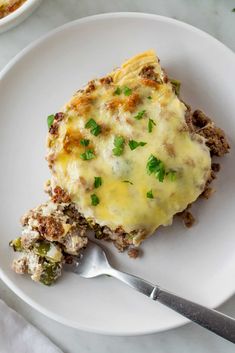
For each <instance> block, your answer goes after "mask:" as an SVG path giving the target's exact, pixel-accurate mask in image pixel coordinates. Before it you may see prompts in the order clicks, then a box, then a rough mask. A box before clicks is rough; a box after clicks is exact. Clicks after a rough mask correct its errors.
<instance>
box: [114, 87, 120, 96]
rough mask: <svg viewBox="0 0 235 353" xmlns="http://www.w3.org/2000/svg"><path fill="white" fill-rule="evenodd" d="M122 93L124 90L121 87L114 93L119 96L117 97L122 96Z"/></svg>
mask: <svg viewBox="0 0 235 353" xmlns="http://www.w3.org/2000/svg"><path fill="white" fill-rule="evenodd" d="M121 93H122V90H121V88H120V87H117V88H116V89H115V91H114V94H115V95H117V96H120V94H121Z"/></svg>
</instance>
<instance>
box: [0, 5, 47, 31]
mask: <svg viewBox="0 0 235 353" xmlns="http://www.w3.org/2000/svg"><path fill="white" fill-rule="evenodd" d="M41 1H42V0H27V1H26V2H25V3H24V4H23V5H21V6H20V7H19V8H18V9H17V10H15V11H13V12H12V13H11V14H10V15H8V16H6V17H3V18H1V19H0V33H2V32H5V31H7V30H8V29H10V28H12V27H15V26H17V25H18V24H19V23H20V22H22V21H24V20H25V19H26V18H27V17H28V16H29V15H31V13H32V12H33V11H34V10H35V9H36V8H37V7H38V5H39V4H40V2H41Z"/></svg>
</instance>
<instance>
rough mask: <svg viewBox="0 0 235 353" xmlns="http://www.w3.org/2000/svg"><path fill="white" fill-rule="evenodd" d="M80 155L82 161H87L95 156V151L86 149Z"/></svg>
mask: <svg viewBox="0 0 235 353" xmlns="http://www.w3.org/2000/svg"><path fill="white" fill-rule="evenodd" d="M80 157H81V158H82V159H83V160H84V161H89V160H90V159H93V158H95V153H94V151H93V150H86V151H85V152H84V153H82V154H80Z"/></svg>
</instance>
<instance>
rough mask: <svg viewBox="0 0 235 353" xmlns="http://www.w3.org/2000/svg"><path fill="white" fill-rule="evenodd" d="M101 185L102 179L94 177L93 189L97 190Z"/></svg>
mask: <svg viewBox="0 0 235 353" xmlns="http://www.w3.org/2000/svg"><path fill="white" fill-rule="evenodd" d="M101 185H102V178H101V177H95V178H94V187H95V188H96V189H97V188H99V187H100V186H101Z"/></svg>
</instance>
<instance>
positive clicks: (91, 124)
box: [85, 119, 101, 136]
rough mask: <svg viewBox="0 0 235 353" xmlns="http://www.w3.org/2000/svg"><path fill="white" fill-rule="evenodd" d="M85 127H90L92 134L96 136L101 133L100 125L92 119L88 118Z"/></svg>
mask: <svg viewBox="0 0 235 353" xmlns="http://www.w3.org/2000/svg"><path fill="white" fill-rule="evenodd" d="M85 128H86V129H90V131H91V133H92V135H94V136H97V135H99V134H100V133H101V127H100V126H99V125H98V124H97V123H96V121H95V120H94V119H90V120H88V122H87V123H86V125H85Z"/></svg>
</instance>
